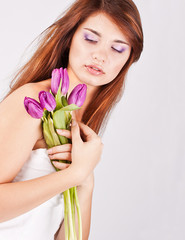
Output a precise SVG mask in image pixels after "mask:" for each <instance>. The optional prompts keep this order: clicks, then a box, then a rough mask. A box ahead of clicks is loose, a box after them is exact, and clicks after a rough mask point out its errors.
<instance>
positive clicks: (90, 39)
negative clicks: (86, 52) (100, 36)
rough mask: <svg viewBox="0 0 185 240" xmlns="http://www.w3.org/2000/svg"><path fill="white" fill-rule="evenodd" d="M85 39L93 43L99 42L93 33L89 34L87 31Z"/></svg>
mask: <svg viewBox="0 0 185 240" xmlns="http://www.w3.org/2000/svg"><path fill="white" fill-rule="evenodd" d="M84 40H86V41H88V42H91V43H97V42H98V40H97V38H96V37H94V36H93V35H90V34H87V33H85V34H84Z"/></svg>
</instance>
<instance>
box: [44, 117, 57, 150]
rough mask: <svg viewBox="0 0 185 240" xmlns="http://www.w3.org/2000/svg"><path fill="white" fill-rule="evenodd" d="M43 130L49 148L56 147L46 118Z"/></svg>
mask: <svg viewBox="0 0 185 240" xmlns="http://www.w3.org/2000/svg"><path fill="white" fill-rule="evenodd" d="M42 128H43V135H44V139H45V141H46V144H47V145H48V147H49V148H51V147H54V146H55V144H54V141H53V137H52V135H51V132H50V130H49V125H48V120H47V119H46V118H44V121H43V125H42Z"/></svg>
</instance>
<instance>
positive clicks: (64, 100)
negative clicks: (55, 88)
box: [62, 96, 68, 107]
mask: <svg viewBox="0 0 185 240" xmlns="http://www.w3.org/2000/svg"><path fill="white" fill-rule="evenodd" d="M62 105H63V106H64V107H66V106H68V102H67V99H66V97H64V96H62Z"/></svg>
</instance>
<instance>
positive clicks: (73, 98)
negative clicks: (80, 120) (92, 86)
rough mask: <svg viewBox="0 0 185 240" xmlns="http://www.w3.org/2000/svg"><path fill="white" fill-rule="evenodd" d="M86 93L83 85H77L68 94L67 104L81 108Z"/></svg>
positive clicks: (85, 87)
mask: <svg viewBox="0 0 185 240" xmlns="http://www.w3.org/2000/svg"><path fill="white" fill-rule="evenodd" d="M86 93H87V86H86V85H85V84H78V85H77V86H76V87H75V88H74V89H73V90H72V92H71V93H70V95H69V98H68V104H76V105H77V106H78V107H81V106H82V105H83V103H84V101H85V98H86Z"/></svg>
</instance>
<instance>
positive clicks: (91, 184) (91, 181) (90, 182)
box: [78, 172, 94, 191]
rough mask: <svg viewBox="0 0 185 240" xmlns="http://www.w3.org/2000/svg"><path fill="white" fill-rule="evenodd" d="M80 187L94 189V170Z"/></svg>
mask: <svg viewBox="0 0 185 240" xmlns="http://www.w3.org/2000/svg"><path fill="white" fill-rule="evenodd" d="M78 188H83V189H87V190H90V191H93V190H94V173H93V172H92V173H91V174H90V175H89V176H88V177H87V178H86V179H85V180H84V181H83V182H82V183H81V184H80V185H79V186H78Z"/></svg>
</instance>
